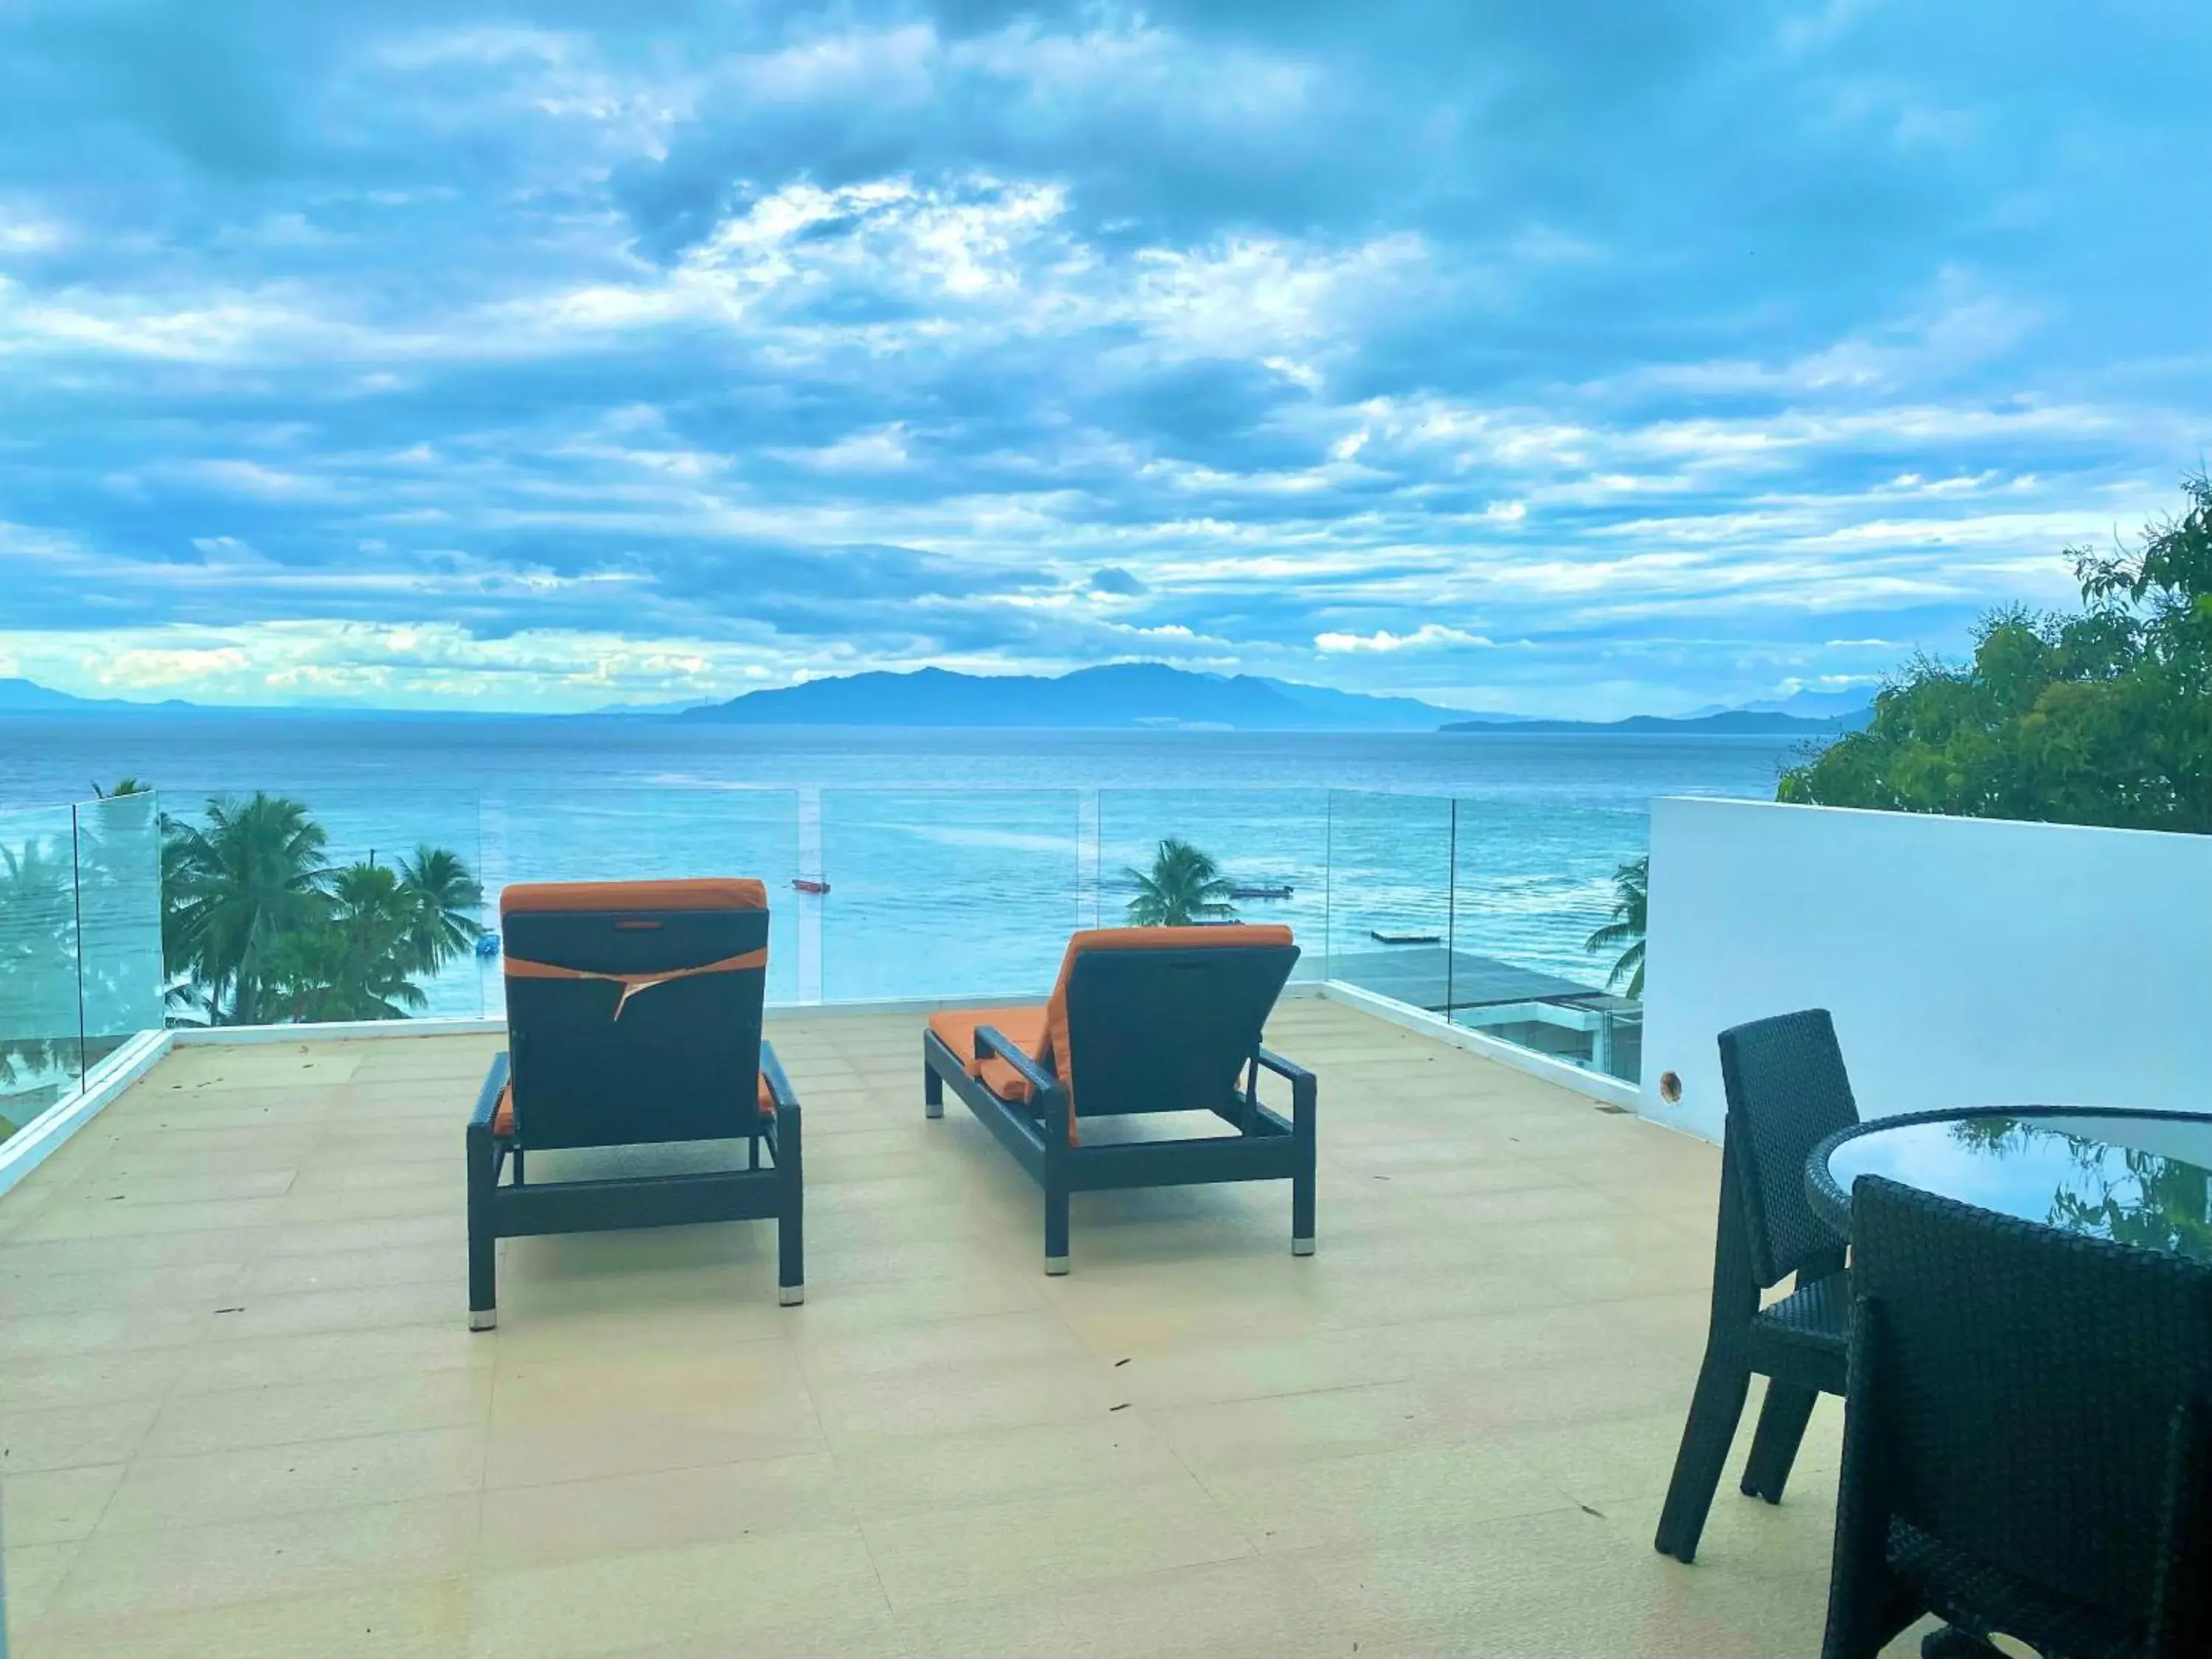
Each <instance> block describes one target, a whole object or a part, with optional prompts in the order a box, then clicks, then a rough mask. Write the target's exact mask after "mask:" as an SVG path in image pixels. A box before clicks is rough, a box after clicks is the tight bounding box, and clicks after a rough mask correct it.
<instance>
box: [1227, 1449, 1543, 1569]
mask: <svg viewBox="0 0 2212 1659" xmlns="http://www.w3.org/2000/svg"><path fill="white" fill-rule="evenodd" d="M1205 1482H1206V1490H1207V1491H1208V1492H1211V1493H1212V1495H1213V1496H1214V1497H1215V1498H1217V1499H1218V1501H1219V1502H1220V1504H1221V1505H1222V1507H1223V1508H1224V1509H1225V1510H1227V1511H1228V1512H1229V1513H1231V1515H1233V1516H1236V1517H1237V1522H1238V1523H1239V1524H1240V1525H1242V1526H1243V1527H1244V1528H1246V1529H1247V1530H1248V1531H1249V1533H1250V1534H1252V1536H1253V1538H1254V1539H1255V1541H1257V1542H1258V1543H1259V1544H1260V1546H1261V1547H1262V1548H1264V1549H1269V1550H1297V1549H1307V1548H1311V1547H1316V1546H1319V1545H1323V1544H1332V1545H1350V1546H1358V1545H1363V1544H1384V1543H1403V1542H1407V1541H1413V1540H1418V1539H1422V1538H1428V1537H1434V1536H1437V1535H1440V1534H1449V1533H1452V1532H1455V1531H1458V1530H1462V1529H1463V1528H1467V1527H1468V1526H1470V1525H1473V1524H1475V1523H1479V1522H1485V1521H1493V1520H1497V1519H1499V1518H1500V1517H1503V1516H1515V1515H1538V1514H1542V1513H1543V1512H1545V1511H1547V1510H1559V1509H1563V1508H1565V1507H1567V1506H1568V1504H1569V1503H1570V1501H1571V1500H1569V1498H1567V1496H1566V1494H1565V1492H1562V1491H1561V1490H1560V1489H1559V1486H1558V1485H1557V1484H1556V1483H1555V1482H1553V1480H1550V1479H1549V1478H1548V1476H1547V1474H1546V1473H1545V1472H1544V1471H1543V1470H1542V1469H1541V1468H1539V1467H1537V1466H1536V1465H1535V1464H1534V1463H1533V1462H1530V1461H1528V1460H1527V1459H1524V1458H1522V1457H1519V1456H1517V1455H1515V1454H1514V1453H1513V1451H1512V1450H1510V1449H1508V1448H1506V1447H1503V1446H1500V1445H1498V1444H1495V1443H1484V1442H1463V1443H1456V1444H1450V1443H1435V1442H1431V1443H1425V1444H1420V1445H1413V1446H1402V1447H1397V1448H1394V1449H1391V1450H1389V1451H1381V1452H1370V1453H1366V1454H1364V1455H1359V1456H1354V1457H1338V1458H1328V1459H1310V1460H1306V1461H1304V1462H1288V1463H1280V1464H1273V1465H1261V1466H1255V1467H1249V1468H1239V1469H1231V1470H1225V1471H1221V1472H1218V1473H1214V1474H1207V1475H1206V1477H1205Z"/></svg>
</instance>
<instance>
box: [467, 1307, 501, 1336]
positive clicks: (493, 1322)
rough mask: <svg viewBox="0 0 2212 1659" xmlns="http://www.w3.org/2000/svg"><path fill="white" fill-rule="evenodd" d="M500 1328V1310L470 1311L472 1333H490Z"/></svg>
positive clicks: (476, 1309) (479, 1309) (474, 1309)
mask: <svg viewBox="0 0 2212 1659" xmlns="http://www.w3.org/2000/svg"><path fill="white" fill-rule="evenodd" d="M498 1327H499V1310H498V1309H496V1308H471V1309H470V1310H469V1328H470V1329H471V1330H472V1331H489V1330H496V1329H497V1328H498Z"/></svg>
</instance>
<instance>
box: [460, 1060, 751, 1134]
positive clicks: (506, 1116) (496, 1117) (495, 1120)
mask: <svg viewBox="0 0 2212 1659" xmlns="http://www.w3.org/2000/svg"><path fill="white" fill-rule="evenodd" d="M753 1099H754V1103H755V1104H756V1106H757V1109H758V1110H759V1112H760V1115H762V1116H763V1117H774V1116H775V1091H774V1090H772V1089H770V1088H769V1086H768V1073H766V1072H763V1073H761V1074H760V1086H759V1087H758V1089H757V1090H756V1091H754V1096H753ZM491 1132H492V1133H494V1134H495V1135H497V1136H498V1137H499V1138H500V1139H502V1140H504V1139H507V1138H508V1137H509V1136H511V1135H513V1133H514V1085H513V1084H512V1083H510V1084H508V1085H507V1086H506V1087H505V1088H504V1089H501V1091H499V1104H498V1105H497V1106H495V1107H494V1108H493V1109H492V1114H491Z"/></svg>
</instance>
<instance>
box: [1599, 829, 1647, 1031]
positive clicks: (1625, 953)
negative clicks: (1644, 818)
mask: <svg viewBox="0 0 2212 1659" xmlns="http://www.w3.org/2000/svg"><path fill="white" fill-rule="evenodd" d="M1650 906H1651V855H1650V854H1649V853H1646V854H1644V856H1643V857H1642V858H1640V859H1636V860H1632V861H1631V862H1630V863H1627V864H1624V865H1622V866H1620V868H1618V869H1616V870H1615V871H1614V872H1613V920H1612V921H1608V922H1607V923H1606V924H1605V926H1604V927H1601V928H1599V929H1598V930H1597V931H1596V932H1595V933H1592V934H1591V935H1590V936H1589V938H1588V939H1584V940H1583V950H1585V951H1591V952H1593V953H1595V952H1596V951H1613V952H1615V955H1614V957H1613V969H1612V971H1611V972H1610V973H1608V974H1607V975H1606V976H1605V988H1606V989H1607V990H1608V991H1619V990H1621V983H1622V981H1624V980H1625V981H1627V989H1626V991H1625V992H1623V993H1622V994H1624V995H1626V996H1631V997H1640V996H1642V995H1643V994H1644V919H1645V918H1646V917H1647V916H1648V915H1650Z"/></svg>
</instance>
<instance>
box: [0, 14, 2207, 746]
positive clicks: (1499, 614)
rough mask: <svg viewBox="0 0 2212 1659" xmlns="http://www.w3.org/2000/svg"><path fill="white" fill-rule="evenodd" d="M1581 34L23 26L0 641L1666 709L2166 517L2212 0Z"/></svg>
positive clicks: (1565, 26)
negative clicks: (1177, 670) (2091, 22)
mask: <svg viewBox="0 0 2212 1659" xmlns="http://www.w3.org/2000/svg"><path fill="white" fill-rule="evenodd" d="M1595 15H1597V14H1596V12H1595V10H1594V9H1593V8H1591V7H1590V6H1588V5H1583V4H1579V3H1572V4H1568V5H1565V6H1556V7H1550V8H1537V9H1529V8H1525V7H1512V6H1505V5H1502V4H1497V3H1492V0H1474V3H1466V4H1454V3H1448V0H1376V3H1375V4H1373V5H1370V6H1367V7H1363V8H1360V9H1358V11H1357V12H1356V13H1354V12H1350V11H1346V10H1344V9H1332V8H1326V7H1284V6H1279V5H1257V4H1248V3H1203V4H1201V3H1197V0H1168V3H1164V4H1161V5H1157V6H1150V7H1145V8H1141V9H1139V8H1137V7H1134V6H1127V5H1121V4H1117V3H1105V4H1100V3H1095V0H1064V3H1062V0H1042V3H1038V0H1024V3H1013V0H934V3H933V0H840V3H837V4H834V5H832V4H829V3H826V0H824V3H805V4H799V5H793V6H782V7H772V8H759V7H729V6H716V7H700V6H697V5H695V4H692V3H690V0H631V3H628V4H625V5H623V6H620V7H617V6H613V5H607V4H600V3H596V0H515V3H513V4H512V5H508V6H507V7H504V8H503V9H501V10H500V11H499V12H498V13H497V15H493V14H492V13H489V12H488V11H485V10H483V9H481V8H475V7H469V6H462V7H459V8H456V7H454V6H452V5H450V4H441V3H433V0H391V3H389V4H386V5H379V6H376V7H372V8H353V9H343V8H340V9H331V8H314V7H280V6H274V5H270V4H266V3H259V0H210V3H208V4H205V5H202V6H198V7H195V8H192V9H191V13H190V15H189V17H186V16H185V14H183V13H179V12H178V11H177V10H176V9H174V8H163V7H160V6H156V5H149V4H147V3H143V0H18V3H16V4H15V5H13V6H9V7H0V433H4V435H5V436H4V438H0V503H4V504H5V505H4V512H5V514H6V522H5V523H4V524H0V562H4V564H5V569H6V574H7V595H8V603H7V605H5V607H4V608H0V655H4V656H5V657H7V658H8V659H12V660H15V661H16V662H17V663H19V664H21V665H22V666H23V671H25V672H28V673H32V674H33V675H34V676H35V677H39V678H51V679H52V680H54V681H55V682H56V683H58V684H64V686H66V687H68V688H69V689H73V690H94V691H96V690H100V689H102V683H101V682H100V681H99V679H98V678H97V676H98V675H99V674H100V672H102V671H106V672H109V673H120V672H123V671H125V665H128V671H130V672H131V673H135V674H139V675H142V676H143V677H145V678H144V680H143V685H140V686H134V687H131V688H123V687H121V685H120V683H119V682H118V685H117V688H116V689H129V690H132V692H133V694H136V692H137V690H143V691H145V692H147V693H149V694H151V693H154V692H156V691H158V692H160V693H161V694H162V695H169V694H181V695H207V696H222V697H226V698H229V699H231V700H233V701H240V700H245V701H252V700H260V701H268V700H270V699H272V698H279V697H312V696H374V697H377V698H379V699H388V700H398V701H403V702H405V701H413V702H416V703H418V704H421V705H423V706H429V705H432V704H435V705H437V706H451V705H455V704H473V705H475V706H480V707H487V708H491V707H500V708H565V707H591V706H596V705H598V704H599V703H604V702H611V701H617V700H626V699H627V700H639V701H649V700H653V699H654V698H657V697H661V696H669V697H674V696H688V695H695V694H698V695H704V694H705V693H702V692H698V691H697V690H696V688H697V687H698V686H699V685H700V684H708V686H709V687H710V689H711V690H715V691H721V690H732V689H741V688H742V686H743V685H744V684H758V683H762V681H761V679H760V678H759V677H761V676H766V677H768V682H769V683H781V681H782V680H784V679H787V678H790V677H792V676H794V675H799V674H806V673H822V672H836V671H851V670H854V669H858V668H865V667H872V666H884V667H896V666H913V665H920V664H922V663H927V662H941V663H945V664H948V665H962V666H967V667H973V668H981V669H1016V668H1019V669H1024V670H1038V671H1055V670H1060V669H1064V668H1066V667H1069V666H1072V665H1077V664H1079V663H1082V662H1086V661H1096V660H1101V659H1108V658H1112V657H1126V656H1130V655H1152V656H1158V657H1161V658H1163V659H1169V660H1173V661H1177V662H1182V663H1187V664H1191V665H1206V666H1209V667H1216V668H1219V669H1222V670H1224V671H1238V670H1244V671H1255V672H1261V673H1270V674H1279V675H1283V676H1286V677H1291V678H1300V677H1304V678H1326V679H1328V680H1330V681H1332V682H1333V683H1337V684H1346V685H1348V686H1352V687H1355V688H1358V689H1368V690H1407V691H1413V692H1426V693H1429V694H1431V695H1443V694H1447V693H1448V694H1449V695H1451V696H1465V697H1468V698H1470V699H1472V698H1477V697H1493V696H1494V697H1497V698H1499V699H1503V700H1507V701H1510V703H1511V705H1512V706H1517V707H1527V708H1537V707H1541V708H1556V709H1557V710H1558V711H1559V712H1562V713H1591V714H1606V713H1623V712H1629V711H1630V710H1631V709H1632V708H1639V707H1681V706H1690V705H1692V704H1695V703H1698V702H1727V701H1741V700H1745V699H1747V698H1749V697H1753V696H1762V695H1766V694H1767V693H1769V692H1770V691H1771V688H1772V687H1773V686H1774V685H1776V684H1780V683H1781V682H1782V681H1783V680H1784V679H1785V678H1791V677H1795V678H1798V679H1800V680H1802V682H1803V683H1805V684H1815V683H1818V682H1819V681H1820V679H1821V678H1822V677H1824V676H1831V675H1838V674H1842V675H1857V676H1863V675H1865V674H1868V673H1869V672H1874V671H1879V669H1880V668H1881V667H1882V666H1884V665H1885V663H1884V660H1883V659H1884V658H1885V656H1887V657H1888V658H1890V659H1895V658H1897V657H1901V656H1902V655H1904V654H1905V653H1909V652H1910V651H1911V650H1912V649H1914V648H1917V647H1934V648H1937V649H1952V650H1955V649H1956V648H1958V647H1959V646H1960V645H1961V644H1962V643H1963V642H1964V641H1965V640H1966V637H1967V630H1968V629H1969V627H1970V625H1971V623H1972V619H1973V617H1974V616H1975V615H1976V614H1977V612H1978V611H1981V610H1982V609H1984V607H1986V606H1988V605H1991V604H1995V603H1998V602H2001V601H2003V600H2006V599H2027V600H2028V601H2030V602H2033V603H2037V604H2054V603H2060V602H2063V601H2064V600H2065V599H2067V598H2068V597H2069V593H2070V591H2071V584H2070V578H2069V575H2068V573H2067V570H2066V568H2065V565H2064V563H2063V560H2061V559H2060V558H2059V557H2058V553H2059V550H2060V549H2062V548H2063V547H2064V546H2066V545H2068V544H2075V543H2079V542H2082V541H2097V542H2101V541H2103V540H2105V539H2106V538H2109V537H2110V536H2111V535H2112V534H2113V533H2115V532H2118V533H2123V534H2124V533H2128V532H2130V531H2131V530H2132V529H2133V528H2134V527H2135V526H2139V525H2140V524H2141V523H2142V522H2143V521H2144V520H2146V519H2147V518H2148V517H2150V516H2151V515H2153V514H2154V513H2156V512H2158V511H2160V510H2161V509H2163V508H2165V507H2167V506H2169V505H2170V503H2171V501H2172V484H2173V481H2174V479H2175V477H2177V475H2178V474H2179V471H2181V470H2182V469H2183V468H2185V467H2186V466H2188V465H2191V464H2192V463H2193V462H2194V461H2195V460H2196V459H2197V457H2198V455H2199V454H2200V453H2202V451H2203V447H2204V445H2205V443H2206V441H2207V436H2206V434H2207V430H2208V428H2212V398H2208V396H2207V394H2206V392H2205V390H2204V388H2205V386H2206V384H2207V381H2206V378H2205V376H2204V374H2203V368H2204V363H2203V352H2202V350H2201V349H2196V348H2195V347H2194V346H2192V344H2191V343H2192V342H2194V341H2196V340H2197V338H2198V337H2199V336H2200V335H2201V333H2202V325H2201V312H2202V295H2201V293H2200V292H2199V291H2198V290H2199V288H2200V287H2201V276H2200V273H2201V272H2202V270H2203V269H2204V268H2205V267H2206V266H2207V264H2212V211H2207V209H2208V207H2212V203H2208V202H2207V200H2206V199H2205V198H2206V196H2207V194H2208V192H2212V186H2208V185H2205V184H2203V183H2202V182H2201V181H2200V176H2201V173H2202V169H2201V168H2198V167H2196V166H2195V165H2194V158H2195V157H2197V155H2200V154H2201V153H2202V152H2203V149H2204V148H2205V147H2206V144H2207V143H2208V142H2212V112H2207V110H2206V108H2205V106H2204V104H2203V99H2202V96H2201V85H2202V70H2203V66H2204V65H2203V51H2202V39H2201V31H2200V30H2197V28H2196V23H2197V19H2196V18H2195V15H2194V11H2193V9H2191V8H2190V7H2187V6H2185V5H2183V4H2180V3H2179V0H2152V3H2147V4H2144V5H2142V6H2137V7H2131V8H2129V9H2127V11H2126V13H2125V14H2124V15H2115V16H2113V17H2111V18H2107V19H2104V20H2101V21H2100V27H2098V28H2097V29H2095V30H2093V31H2088V30H2083V29H2081V28H2080V27H2074V26H2069V23H2068V22H2067V21H2066V20H2064V19H2063V17H2062V16H2061V15H2059V13H2058V12H2057V11H2056V10H2053V9H2045V8H2041V7H2034V6H2031V7H2029V8H2027V9H2025V10H2021V9H2017V8H2006V9H2004V10H2003V11H2002V13H2000V12H1999V11H1998V10H1997V9H1996V8H1995V3H1994V0H1975V3H1972V4H1967V5H1963V6H1959V7H1953V8H1948V9H1940V10H1939V11H1937V12H1935V13H1930V12H1929V11H1928V9H1925V8H1909V7H1901V6H1897V5H1893V4H1885V3H1879V0H1751V3H1748V4H1746V5H1744V6H1741V7H1726V8H1714V7H1710V6H1697V5H1692V4H1688V3H1686V0H1656V3H1654V4H1651V5H1648V6H1644V7H1641V8H1638V9H1634V10H1633V12H1632V13H1624V12H1622V11H1621V10H1620V9H1619V8H1609V9H1605V11H1604V17H1603V23H1604V27H1601V28H1600V27H1593V22H1592V20H1593V18H1594V17H1595ZM1992 38H2001V39H2002V42H2003V46H2002V60H2003V61H2002V69H2003V71H2004V72H2003V75H2002V77H2001V80H2002V87H2003V94H2004V95H2003V96H2002V98H1999V97H1996V96H1995V95H1993V94H1991V92H1990V89H1989V88H1990V86H1991V85H1994V84H1996V82H1990V81H1989V80H1987V78H1986V76H1984V75H1983V74H1982V73H1980V72H1979V70H1978V69H1977V65H1978V64H1984V63H1985V62H1986V52H1987V49H1988V42H1989V41H1990V40H1991V39H1992ZM1747 132H1756V133H1758V134H1759V143H1757V144H1755V145H1748V144H1746V143H1744V142H1743V138H1742V135H1743V134H1745V133H1747ZM2147 227H2148V229H2147ZM2115 247H2123V248H2130V249H2142V250H2144V252H2143V254H2142V257H2130V258H2113V257H2112V254H2111V252H2110V250H2112V248H2115ZM1437 617H1457V618H1461V619H1462V620H1465V619H1468V618H1478V617H1479V618H1480V624H1479V631H1477V629H1476V628H1475V627H1473V626H1470V627H1468V628H1459V627H1454V626H1451V625H1448V624H1445V623H1439V622H1437V620H1436V618H1437ZM403 639H404V641H407V642H406V643H404V644H402V643H400V641H402V640H403ZM1485 640H1497V641H1506V642H1510V645H1511V647H1512V648H1511V649H1510V650H1491V651H1485V650H1483V649H1482V648H1481V643H1482V641H1485ZM229 653H243V654H242V659H241V658H240V657H239V656H237V655H234V654H229ZM1478 671H1479V673H1480V677H1481V678H1480V680H1479V681H1477V680H1474V678H1472V677H1473V676H1474V675H1475V674H1476V673H1477V672H1478Z"/></svg>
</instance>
